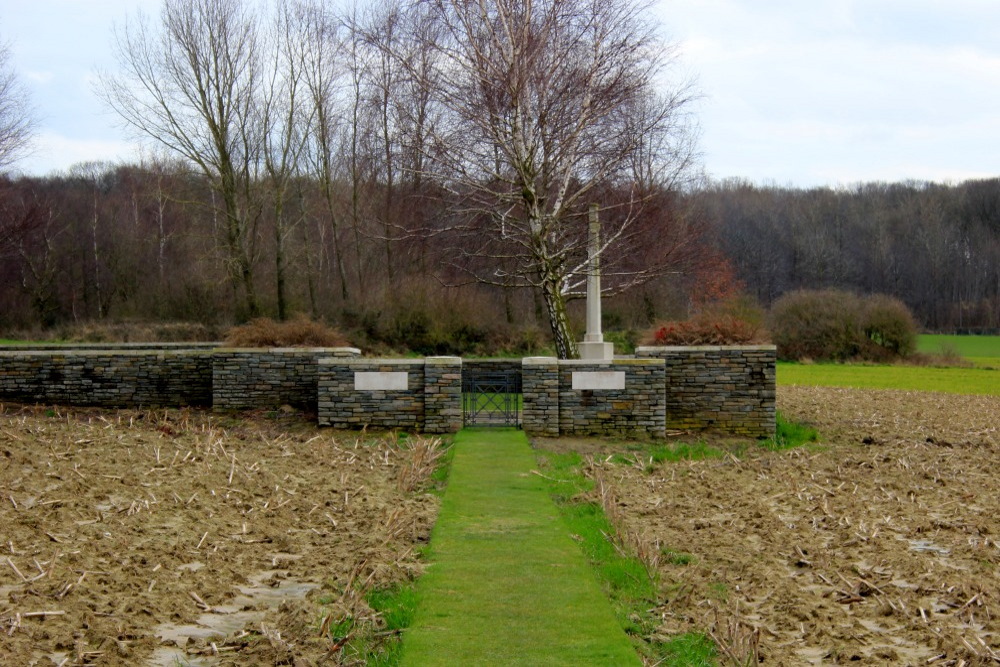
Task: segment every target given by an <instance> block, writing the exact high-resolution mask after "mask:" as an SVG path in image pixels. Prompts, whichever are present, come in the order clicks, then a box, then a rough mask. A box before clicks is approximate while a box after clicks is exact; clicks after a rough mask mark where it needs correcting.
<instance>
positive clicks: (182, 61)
mask: <svg viewBox="0 0 1000 667" xmlns="http://www.w3.org/2000/svg"><path fill="white" fill-rule="evenodd" d="M261 39H262V38H261V35H260V28H259V25H258V19H257V17H256V16H255V15H253V14H252V13H251V12H250V11H249V10H248V9H247V8H246V6H245V3H243V2H241V1H240V0H164V2H163V6H162V9H161V12H160V16H159V22H158V24H157V26H156V28H155V29H154V28H153V27H151V26H150V24H149V22H148V21H147V20H146V18H145V17H144V16H142V15H139V17H138V20H137V21H136V22H134V23H131V24H126V25H125V26H124V28H123V29H121V30H119V31H117V32H116V44H115V46H116V50H117V56H118V61H119V64H120V66H121V73H120V74H117V75H107V76H103V77H102V79H101V82H102V86H101V89H100V92H101V94H102V96H103V98H104V99H105V101H106V102H107V103H108V104H109V105H110V106H111V107H112V108H113V109H114V110H115V111H116V112H118V114H119V115H120V116H121V117H122V119H123V120H124V121H125V123H126V124H127V125H129V126H131V127H132V128H133V129H134V130H136V131H137V132H138V133H139V134H140V135H144V136H146V137H148V138H150V139H152V140H153V141H155V142H158V143H160V144H162V145H163V146H165V147H166V148H168V149H169V150H170V151H173V152H175V153H177V154H179V155H181V156H182V157H183V158H184V159H186V160H188V161H190V162H191V163H192V164H194V165H196V166H197V168H198V169H199V170H200V171H201V172H202V173H203V174H204V175H205V176H206V177H207V179H208V181H209V183H210V184H211V186H212V188H213V190H214V191H215V193H216V194H217V195H218V199H219V200H220V201H221V206H220V208H221V211H220V213H221V214H222V216H223V218H224V225H223V228H224V230H225V234H224V236H225V239H224V243H225V249H226V266H227V271H228V273H229V276H230V278H231V280H232V282H233V287H234V289H235V290H238V291H242V292H243V298H244V303H245V307H246V314H247V315H248V316H250V317H253V316H256V315H257V314H258V313H259V311H260V307H259V303H258V298H257V291H256V286H255V283H254V267H255V263H256V254H257V248H256V244H257V240H258V238H257V237H258V233H257V226H258V224H259V221H260V217H261V213H262V206H263V204H262V201H261V198H260V195H259V193H258V192H256V185H257V181H258V179H259V176H260V170H261V164H262V159H261V152H262V150H263V142H262V136H263V133H262V130H261V122H262V119H261V114H260V109H259V104H258V102H259V100H258V98H257V94H258V92H259V91H260V90H261V85H262V83H263V82H262V77H263V70H262V64H261V58H262V54H261V49H262V45H261ZM213 199H214V198H213Z"/></svg>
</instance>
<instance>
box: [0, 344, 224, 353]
mask: <svg viewBox="0 0 1000 667" xmlns="http://www.w3.org/2000/svg"><path fill="white" fill-rule="evenodd" d="M222 345H223V343H205V342H188V343H31V342H26V343H2V344H0V351H3V352H16V351H22V352H36V351H45V352H55V351H61V350H102V351H106V350H200V349H214V348H217V347H220V346H222Z"/></svg>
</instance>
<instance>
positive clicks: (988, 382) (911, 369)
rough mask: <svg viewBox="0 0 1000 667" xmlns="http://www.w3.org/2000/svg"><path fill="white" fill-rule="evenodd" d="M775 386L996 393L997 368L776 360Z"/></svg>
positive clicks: (999, 390)
mask: <svg viewBox="0 0 1000 667" xmlns="http://www.w3.org/2000/svg"><path fill="white" fill-rule="evenodd" d="M777 370H778V373H777V381H778V385H779V386H787V385H806V386H819V387H853V388H857V389H902V390H906V391H941V392H945V393H949V394H983V395H986V396H1000V370H993V369H989V368H927V367H923V366H864V365H855V364H795V363H784V362H782V363H779V364H778V369H777Z"/></svg>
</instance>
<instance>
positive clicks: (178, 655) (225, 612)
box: [149, 554, 319, 667]
mask: <svg viewBox="0 0 1000 667" xmlns="http://www.w3.org/2000/svg"><path fill="white" fill-rule="evenodd" d="M294 558H295V556H293V555H291V554H278V555H277V556H275V558H274V560H273V561H272V562H275V563H276V562H278V561H279V560H282V559H286V560H293V559H294ZM198 565H200V563H197V562H195V563H189V564H187V565H182V566H181V568H187V569H190V568H191V567H192V566H195V567H196V566H198ZM285 574H287V573H286V572H285V571H284V570H264V571H262V572H257V573H255V574H252V575H250V577H248V579H249V581H250V583H249V585H247V586H237V590H238V591H239V592H240V595H237V596H236V597H235V598H233V600H232V601H231V602H230V603H228V604H225V605H217V606H214V607H212V610H211V611H210V612H208V613H205V614H202V615H201V616H199V617H198V620H197V621H195V622H194V623H193V624H187V625H177V624H174V623H163V624H161V625H159V626H157V627H156V628H155V629H154V630H153V634H154V635H156V636H157V637H159V638H160V639H161V640H162V641H163V643H164V644H165V645H163V646H160V647H159V648H157V649H156V651H154V652H153V656H152V658H151V659H150V663H149V664H151V665H157V666H163V667H167V666H169V667H175V666H176V665H192V666H193V667H201V666H202V665H215V664H218V658H216V657H214V656H189V655H188V654H187V652H186V651H185V650H184V647H186V646H187V645H188V642H189V640H194V641H195V642H197V641H212V640H213V639H214V640H216V641H221V640H223V639H225V638H226V637H228V636H230V635H232V634H235V633H237V632H239V631H240V630H242V629H244V628H246V627H248V626H254V625H256V624H258V623H259V622H260V621H261V620H262V619H263V618H264V615H265V613H266V612H267V611H268V610H271V609H277V608H278V607H279V606H281V603H282V602H284V601H285V600H301V599H304V598H305V596H306V595H307V594H308V593H309V591H311V590H313V589H315V588H319V584H317V583H312V582H303V581H296V580H295V579H282V578H281V577H283V576H284V575H285ZM269 582H277V585H275V586H272V585H270V583H269ZM170 644H173V646H170Z"/></svg>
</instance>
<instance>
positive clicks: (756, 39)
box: [661, 0, 1000, 185]
mask: <svg viewBox="0 0 1000 667" xmlns="http://www.w3.org/2000/svg"><path fill="white" fill-rule="evenodd" d="M661 10H662V13H661V16H662V18H663V20H664V21H665V23H666V25H667V27H668V30H669V31H670V32H671V33H672V34H673V35H674V37H675V38H676V39H678V40H679V41H680V43H681V47H682V50H681V62H682V63H683V65H684V66H685V67H686V68H688V69H689V70H691V71H692V72H694V73H695V75H696V76H697V78H698V80H699V83H700V85H701V88H702V91H703V92H704V94H705V99H704V100H703V101H702V102H701V104H700V106H699V121H700V125H701V127H702V130H703V135H702V136H703V149H704V153H705V168H706V170H707V171H708V172H710V173H713V174H715V175H717V176H720V177H729V176H735V177H745V178H750V179H752V180H758V181H771V182H782V183H783V182H792V183H801V184H803V185H815V184H822V183H823V182H824V181H828V180H832V181H834V182H857V181H859V180H864V179H868V178H873V179H879V180H903V179H907V178H917V179H934V180H951V181H957V180H961V179H963V178H968V177H982V176H984V175H987V174H991V173H992V174H997V173H1000V159H998V158H997V157H996V155H997V154H998V152H997V150H996V148H997V147H998V146H1000V123H998V122H997V121H998V119H997V118H996V116H998V115H1000V3H989V2H982V1H978V0H954V2H952V0H949V1H948V2H944V1H941V0H912V1H908V2H902V1H895V0H883V1H881V2H870V1H861V0H813V1H810V2H805V3H804V2H798V1H793V0H773V1H769V2H749V1H746V0H744V1H740V0H664V2H663V4H662V5H661Z"/></svg>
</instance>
